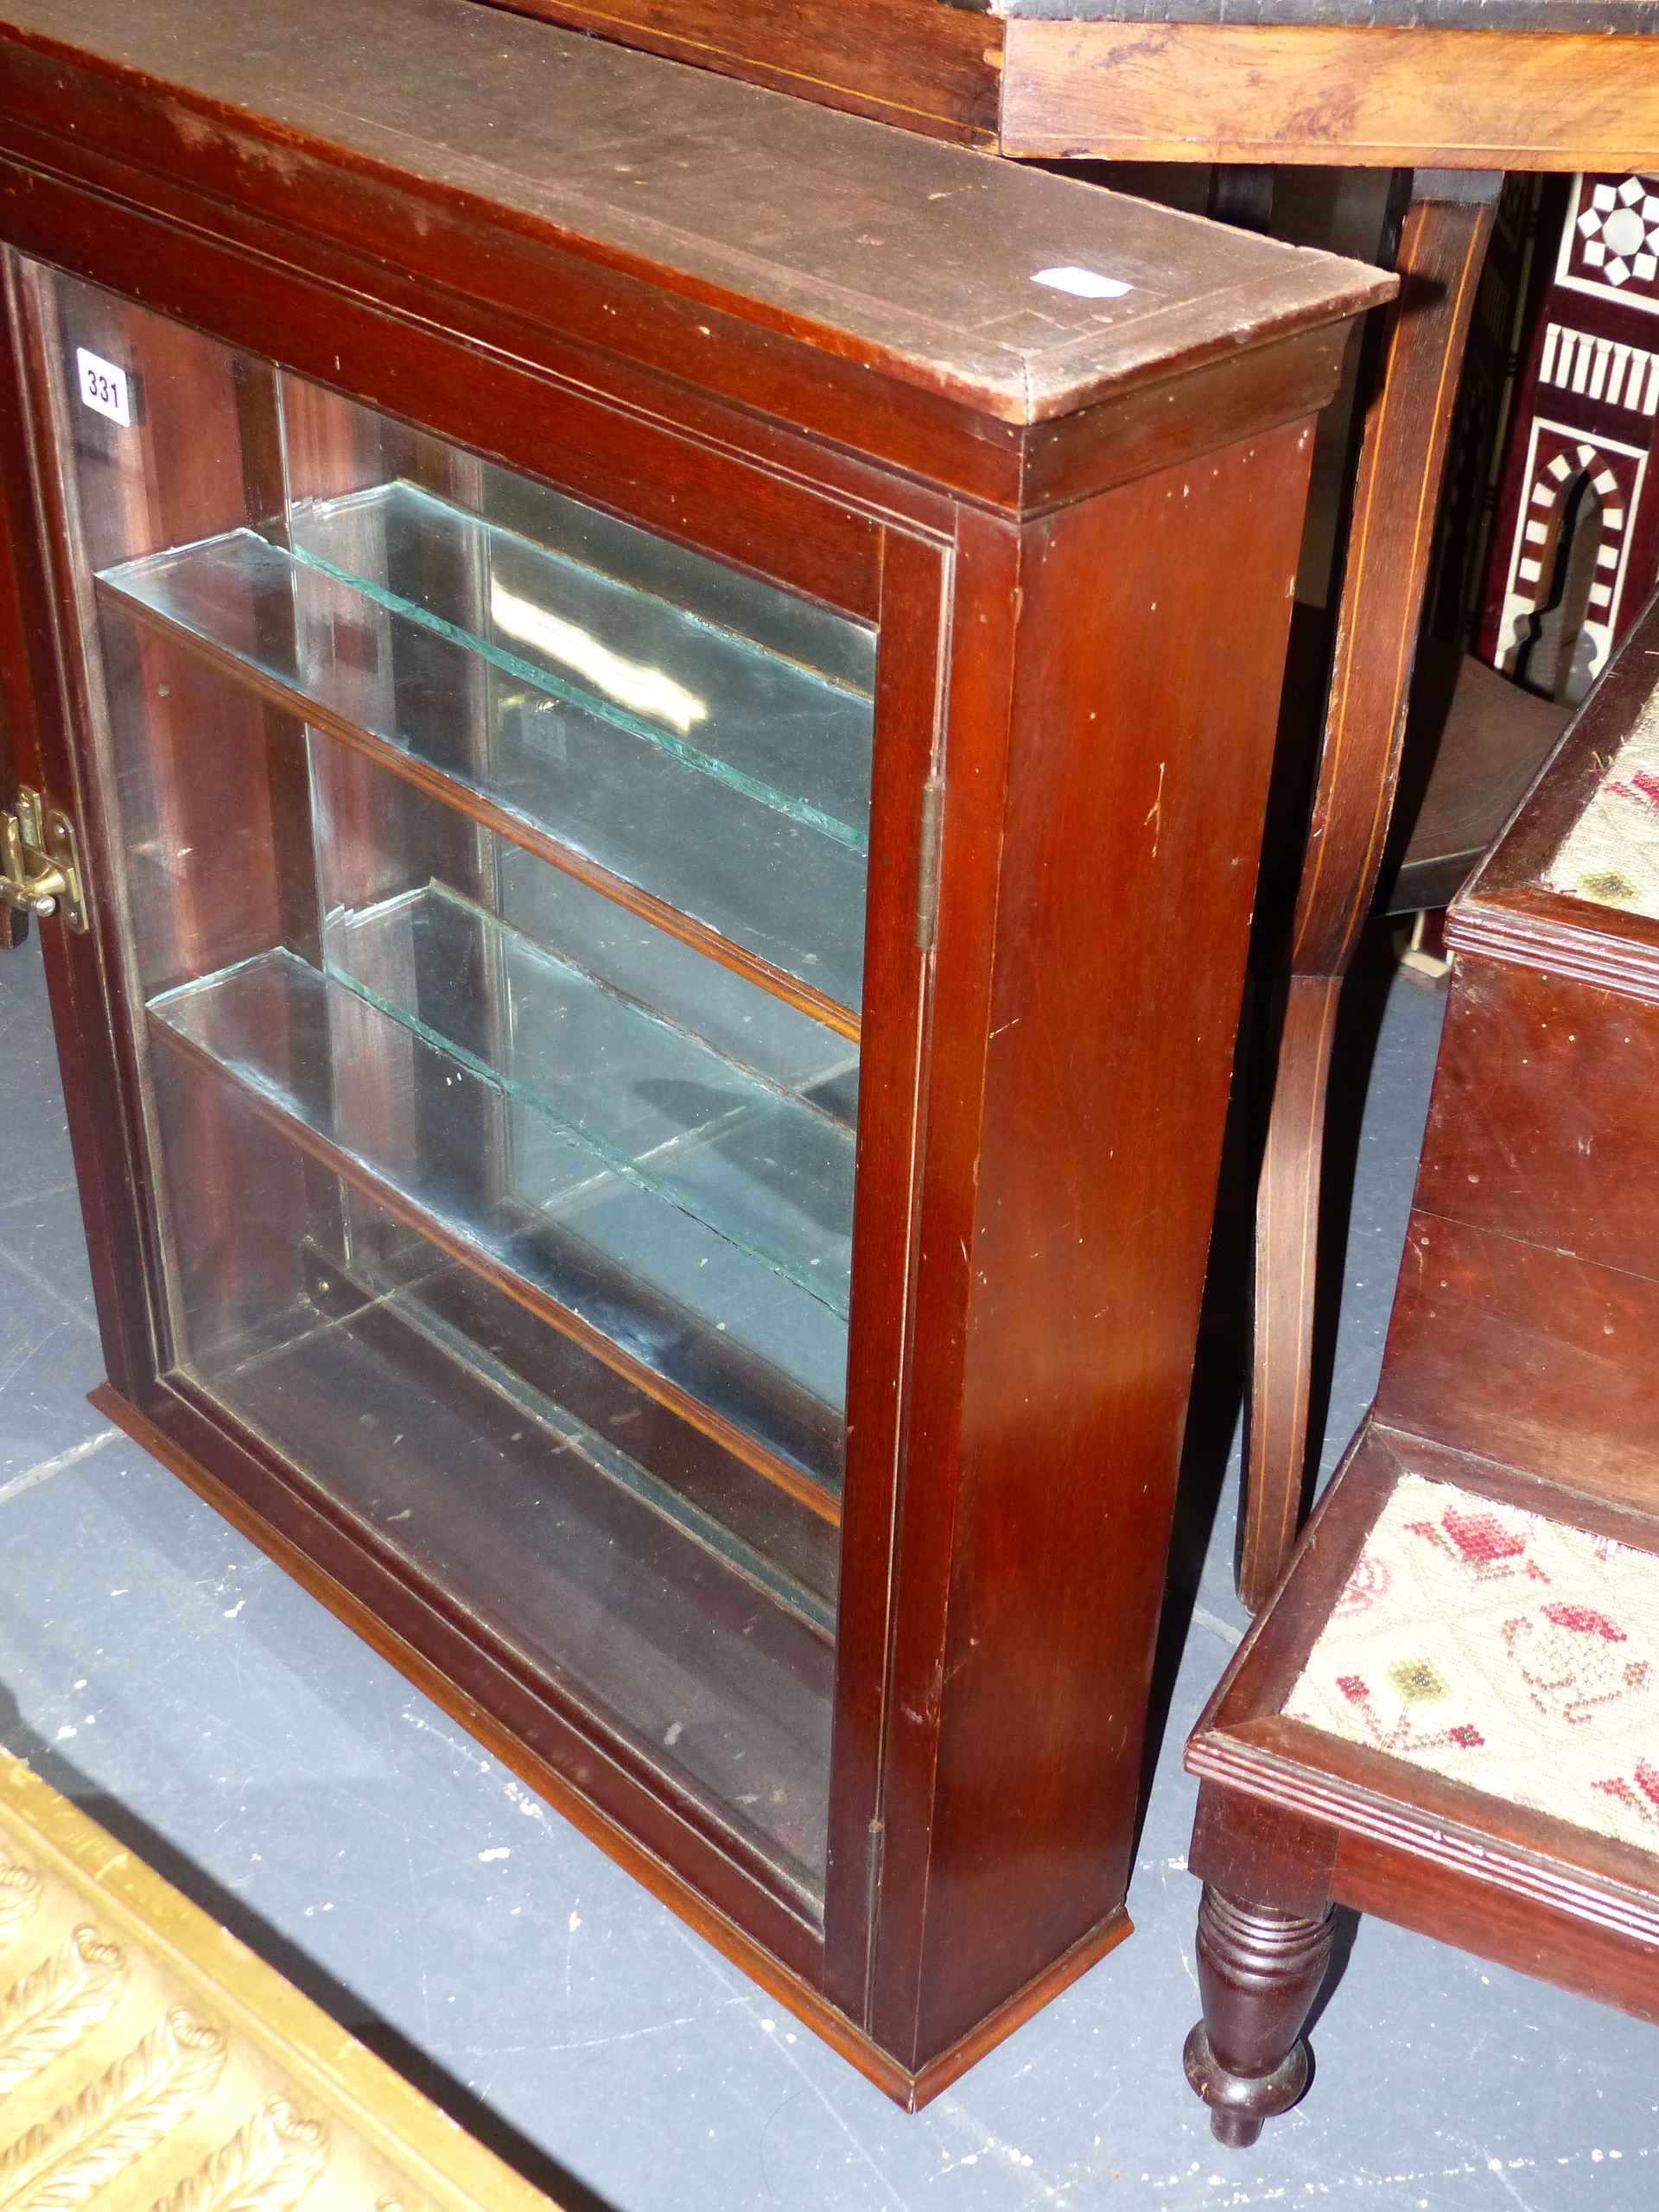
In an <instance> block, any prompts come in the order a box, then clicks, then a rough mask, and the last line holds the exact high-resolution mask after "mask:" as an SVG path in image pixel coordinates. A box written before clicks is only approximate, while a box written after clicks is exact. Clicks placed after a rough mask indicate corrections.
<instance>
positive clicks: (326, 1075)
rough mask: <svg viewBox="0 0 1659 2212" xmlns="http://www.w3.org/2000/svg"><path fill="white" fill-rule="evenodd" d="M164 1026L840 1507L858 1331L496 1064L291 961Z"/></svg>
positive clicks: (717, 1171) (494, 1266)
mask: <svg viewBox="0 0 1659 2212" xmlns="http://www.w3.org/2000/svg"><path fill="white" fill-rule="evenodd" d="M409 911H410V910H409V909H408V908H404V909H403V912H404V913H405V914H407V913H408V912H409ZM428 944H429V949H430V946H431V940H429V941H428ZM149 1013H150V1020H151V1022H152V1024H154V1025H155V1026H156V1027H157V1028H158V1029H159V1030H160V1031H161V1032H162V1033H163V1034H164V1035H168V1036H170V1037H171V1038H174V1039H178V1040H179V1041H181V1042H182V1043H184V1044H186V1045H188V1046H193V1047H194V1050H195V1052H197V1053H198V1054H199V1055H200V1058H202V1059H204V1060H205V1061H207V1063H208V1064H209V1065H212V1066H213V1067H214V1068H216V1069H218V1070H219V1071H221V1072H222V1073H224V1074H225V1075H226V1076H229V1077H232V1079H233V1080H234V1081H235V1082H236V1083H237V1084H239V1085H240V1086H241V1087H242V1088H243V1089H244V1090H246V1091H248V1092H250V1093H251V1094H252V1095H253V1096H255V1097H256V1098H257V1099H259V1100H261V1101H263V1102H264V1103H265V1105H266V1106H267V1107H268V1108H270V1109H274V1111H275V1113H276V1115H277V1116H278V1117H279V1118H280V1120H281V1122H283V1125H284V1126H285V1127H287V1128H289V1131H290V1133H291V1134H293V1135H298V1133H299V1132H301V1131H303V1132H305V1133H307V1135H308V1136H309V1137H310V1138H311V1139H312V1140H314V1143H313V1145H312V1147H311V1149H312V1150H313V1151H314V1153H316V1152H317V1149H318V1147H319V1146H320V1147H321V1153H320V1154H318V1156H321V1157H322V1158H323V1159H324V1160H325V1161H326V1164H327V1166H329V1167H330V1168H331V1169H333V1170H334V1172H336V1173H340V1174H343V1175H345V1176H346V1178H347V1179H349V1180H352V1181H353V1182H355V1183H356V1184H357V1185H359V1187H361V1188H363V1189H365V1190H366V1191H368V1192H372V1194H373V1195H374V1196H375V1197H376V1198H378V1199H380V1200H381V1201H382V1202H383V1203H385V1202H388V1201H390V1202H391V1205H393V1206H394V1208H401V1209H402V1210H403V1211H404V1215H405V1217H412V1219H413V1223H414V1225H415V1226H416V1227H417V1228H419V1229H422V1230H429V1232H430V1233H431V1234H432V1235H433V1236H434V1237H435V1239H437V1240H438V1241H440V1242H441V1243H442V1246H443V1248H444V1249H447V1250H448V1251H450V1252H451V1253H452V1254H454V1255H456V1256H458V1257H460V1258H461V1260H462V1261H463V1262H466V1261H468V1260H470V1259H473V1258H474V1257H475V1258H476V1261H477V1262H478V1263H479V1264H480V1265H481V1266H484V1267H486V1268H488V1269H489V1270H490V1271H491V1272H493V1274H494V1276H495V1279H496V1280H497V1281H499V1282H501V1283H503V1284H505V1286H506V1287H509V1288H510V1289H513V1290H517V1291H518V1292H519V1293H520V1294H523V1295H524V1296H526V1297H528V1298H529V1299H530V1300H532V1301H533V1302H534V1303H535V1304H536V1306H537V1308H538V1310H540V1311H542V1312H543V1313H544V1314H545V1315H546V1316H547V1318H550V1319H553V1321H554V1323H555V1325H557V1326H564V1327H569V1326H570V1325H571V1324H572V1323H575V1324H576V1325H579V1326H580V1329H581V1332H582V1335H583V1337H584V1339H585V1340H587V1341H588V1342H589V1343H590V1344H594V1345H595V1346H596V1348H598V1349H600V1351H601V1357H605V1356H609V1357H612V1358H613V1359H614V1360H615V1361H616V1362H617V1363H619V1364H620V1366H621V1367H622V1369H623V1370H624V1372H626V1374H628V1375H630V1376H632V1377H633V1378H634V1379H636V1380H638V1381H639V1382H641V1383H644V1385H645V1388H646V1389H648V1390H649V1389H652V1388H653V1386H655V1388H656V1389H657V1390H658V1393H659V1394H663V1393H665V1394H666V1395H667V1396H668V1399H669V1402H671V1404H672V1405H674V1406H675V1408H677V1410H678V1411H680V1412H681V1413H683V1414H685V1415H686V1417H688V1418H689V1419H690V1420H691V1421H693V1422H694V1424H696V1423H699V1422H709V1423H711V1425H712V1427H713V1430H714V1433H715V1435H716V1436H717V1437H718V1438H719V1439H720V1440H721V1441H722V1442H724V1443H726V1444H728V1446H729V1447H730V1448H732V1449H734V1450H735V1451H736V1452H738V1453H739V1455H740V1456H744V1455H747V1456H748V1457H749V1458H750V1459H751V1460H756V1459H758V1461H759V1464H760V1465H761V1466H762V1467H763V1468H764V1469H766V1471H771V1472H774V1473H776V1474H778V1475H779V1476H781V1478H783V1479H784V1480H785V1481H788V1480H789V1478H790V1473H789V1471H790V1470H791V1468H792V1469H794V1470H797V1471H798V1475H797V1477H796V1481H797V1485H799V1478H800V1476H805V1477H807V1478H810V1481H811V1483H812V1484H814V1485H815V1486H822V1487H823V1489H824V1490H826V1491H831V1492H833V1491H835V1490H836V1488H838V1486H839V1480H840V1459H841V1443H842V1439H841V1428H842V1423H841V1417H840V1414H841V1402H842V1392H843V1390H844V1387H845V1374H846V1361H847V1330H846V1323H845V1321H844V1320H843V1319H842V1318H841V1316H839V1315H838V1314H837V1313H835V1311H834V1310H833V1309H832V1308H831V1307H830V1306H828V1305H826V1304H825V1303H824V1302H823V1300H821V1299H820V1298H818V1297H817V1295H816V1294H815V1293H814V1292H813V1291H810V1290H806V1289H803V1288H801V1287H799V1286H798V1284H796V1283H794V1282H792V1281H790V1280H789V1279H788V1278H787V1277H785V1276H783V1275H781V1274H779V1273H778V1271H777V1270H776V1269H775V1268H773V1267H772V1265H771V1264H770V1262H767V1261H766V1260H763V1259H760V1258H759V1257H757V1255H755V1254H754V1253H753V1252H752V1251H750V1250H748V1249H745V1248H744V1247H743V1246H742V1245H741V1244H739V1243H734V1242H732V1241H731V1240H730V1239H728V1237H726V1236H722V1235H721V1233H720V1232H719V1231H717V1230H714V1229H712V1228H710V1227H709V1226H708V1225H707V1224H705V1223H703V1222H702V1221H701V1220H699V1219H697V1218H696V1217H695V1216H694V1215H692V1214H691V1213H690V1212H687V1211H684V1210H683V1208H682V1206H681V1205H679V1204H678V1202H677V1200H676V1199H674V1198H669V1197H667V1196H665V1195H664V1192H661V1191H660V1190H658V1189H655V1188H652V1186H651V1185H650V1184H648V1183H647V1182H646V1181H645V1179H643V1177H634V1176H631V1175H628V1174H626V1173H622V1172H620V1166H619V1164H618V1163H617V1162H616V1161H613V1160H609V1159H607V1158H606V1157H604V1156H603V1155H601V1153H600V1152H599V1151H597V1150H596V1149H595V1147H594V1144H593V1142H592V1141H591V1140H590V1139H589V1138H588V1136H586V1135H584V1134H582V1132H580V1131H579V1130H577V1129H575V1128H572V1127H569V1126H561V1123H560V1122H559V1121H557V1120H556V1119H554V1118H551V1117H550V1116H548V1115H547V1114H545V1113H543V1111H541V1110H539V1109H538V1107H537V1105H533V1104H531V1103H529V1102H528V1100H526V1099H524V1098H523V1097H522V1096H520V1097H518V1098H513V1097H509V1096H506V1095H505V1090H504V1086H503V1085H502V1084H500V1082H499V1078H497V1077H495V1076H494V1075H493V1074H486V1072H484V1071H483V1068H482V1066H481V1065H480V1063H479V1062H478V1061H477V1060H475V1059H474V1058H471V1057H470V1056H469V1058H462V1057H461V1056H460V1055H459V1054H458V1053H456V1052H452V1051H450V1050H448V1049H447V1048H446V1047H445V1046H442V1045H441V1044H439V1043H438V1042H437V1041H436V1038H435V1034H434V1033H429V1032H427V1031H426V1030H425V1029H424V1028H423V1027H416V1026H415V1025H413V1024H411V1023H410V1022H408V1021H407V1020H404V1019H400V1018H398V1017H397V1015H395V1014H392V1013H391V1012H390V1011H389V1010H388V1009H387V1007H386V1006H385V1003H383V1002H380V1001H377V1000H376V999H373V998H370V997H368V996H365V995H363V994H361V993H360V992H359V991H358V990H355V989H353V988H349V987H348V986H347V985H346V984H344V983H342V982H340V981H339V980H338V979H337V978H336V977H335V976H332V975H331V976H320V975H319V974H318V973H317V972H316V970H315V969H313V968H311V967H309V966H308V964H307V963H305V962H304V961H302V960H300V959H298V958H296V956H295V955H294V954H293V953H291V952H289V951H288V950H285V949H283V948H278V949H277V950H274V951H271V952H269V953H264V954H261V955H259V956H258V957H257V958H255V959H252V960H250V961H246V962H244V963H241V964H240V965H239V966H238V967H235V968H232V969H229V970H227V971H226V972H224V973H222V974H219V975H216V976H208V977H207V978H205V979H203V980H202V981H201V982H195V983H189V984H186V985H184V986H182V987H181V988H179V989H177V990H175V991H171V992H167V993H164V994H163V995H161V996H160V997H158V998H156V999H155V1000H153V1001H151V1002H150V1008H149ZM625 1018H626V1017H625ZM644 1026H645V1025H643V1024H642V1027H644ZM710 1057H711V1058H712V1056H710ZM733 1077H734V1085H736V1086H739V1088H734V1092H733V1094H732V1095H734V1096H740V1095H741V1081H742V1078H741V1077H740V1076H739V1075H738V1074H737V1071H733ZM755 1088H756V1089H757V1090H760V1086H758V1085H756V1086H755ZM760 1095H761V1096H763V1097H765V1098H766V1101H767V1104H768V1108H769V1109H770V1107H771V1106H772V1104H773V1103H776V1102H775V1101H774V1097H773V1094H771V1093H769V1092H765V1091H764V1090H763V1091H761V1094H760ZM798 1112H799V1113H800V1114H801V1115H802V1116H808V1117H810V1118H811V1119H812V1120H814V1121H816V1122H822V1123H823V1126H824V1127H825V1128H831V1127H833V1125H832V1124H830V1123H829V1121H828V1118H827V1117H826V1116H818V1115H816V1114H815V1113H814V1111H813V1109H811V1108H810V1107H805V1106H800V1107H798ZM658 1128H660V1124H658V1125H657V1127H655V1128H652V1131H651V1135H653V1136H654V1135H657V1134H658ZM625 1157H626V1155H623V1154H620V1149H619V1152H618V1160H619V1161H620V1160H621V1159H623V1158H625ZM733 1157H734V1153H733V1151H732V1150H728V1152H727V1153H726V1154H725V1155H724V1156H718V1155H717V1156H716V1157H715V1160H714V1163H713V1166H712V1168H711V1174H710V1180H711V1181H712V1183H713V1184H714V1185H715V1187H716V1188H717V1189H722V1190H728V1189H729V1188H730V1187H731V1185H732V1184H733V1183H734V1181H736V1180H737V1179H738V1176H736V1175H734V1174H733V1173H732V1161H733ZM756 1446H759V1447H760V1450H759V1452H758V1453H757V1451H756ZM779 1462H783V1463H785V1465H782V1466H781V1467H780V1466H779V1465H778V1463H779Z"/></svg>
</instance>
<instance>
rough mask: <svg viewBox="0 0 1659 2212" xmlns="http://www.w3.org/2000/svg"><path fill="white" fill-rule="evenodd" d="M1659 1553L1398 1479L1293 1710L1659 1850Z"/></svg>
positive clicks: (1296, 1715) (1444, 1487) (1449, 1489)
mask: <svg viewBox="0 0 1659 2212" xmlns="http://www.w3.org/2000/svg"><path fill="white" fill-rule="evenodd" d="M1656 1660H1659V1558H1655V1557H1654V1556H1653V1555H1652V1554H1649V1553H1647V1552H1638V1551H1634V1550H1631V1549H1630V1548H1629V1547H1628V1546H1626V1545H1623V1544H1616V1543H1611V1542H1610V1541H1608V1540H1607V1539H1606V1538H1605V1537H1603V1536H1596V1535H1590V1534H1589V1533H1588V1532H1587V1531H1586V1530H1585V1529H1568V1528H1563V1527H1562V1526H1561V1525H1560V1522H1554V1521H1546V1520H1543V1519H1541V1518H1540V1517H1539V1516H1537V1515H1536V1514H1532V1513H1523V1512H1522V1511H1520V1510H1518V1509H1517V1508H1516V1507H1513V1506H1507V1505H1495V1504H1493V1503H1492V1502H1491V1500H1490V1499H1489V1498H1484V1497H1477V1496H1476V1495H1475V1494H1474V1493H1473V1492H1471V1491H1464V1490H1459V1489H1457V1488H1456V1487H1454V1486H1453V1485H1452V1484H1448V1483H1433V1482H1429V1481H1427V1480H1426V1479H1425V1478H1423V1477H1422V1476H1421V1475H1406V1476H1403V1477H1402V1479H1401V1481H1400V1482H1399V1484H1397V1485H1396V1487H1395V1491H1394V1492H1393V1494H1392V1496H1391V1497H1389V1502H1388V1503H1387V1505H1386V1506H1385V1507H1384V1508H1383V1512H1382V1514H1381V1516H1379V1518H1378V1520H1377V1522H1376V1527H1375V1528H1374V1529H1372V1531H1371V1533H1370V1536H1369V1538H1368V1539H1367V1540H1366V1544H1365V1548H1364V1550H1363V1552H1362V1553H1361V1554H1360V1556H1359V1560H1358V1561H1357V1565H1356V1566H1355V1568H1354V1571H1353V1573H1352V1574H1351V1576H1350V1577H1349V1579H1348V1582H1347V1585H1346V1586H1345V1587H1344V1591H1343V1593H1342V1595H1341V1597H1340V1598H1339V1599H1338V1600H1337V1603H1336V1605H1335V1606H1334V1608H1333V1609H1332V1613H1331V1616H1330V1618H1329V1619H1328V1620H1327V1621H1326V1623H1325V1626H1324V1628H1323V1629H1321V1630H1320V1631H1319V1639H1318V1641H1317V1642H1316V1643H1315V1644H1314V1646H1313V1650H1312V1651H1311V1652H1310V1653H1309V1655H1308V1659H1307V1664H1306V1667H1305V1668H1304V1669H1302V1673H1301V1675H1300V1679H1299V1680H1298V1681H1297V1684H1296V1687H1295V1688H1294V1690H1293V1691H1292V1692H1291V1694H1290V1696H1289V1698H1288V1699H1287V1701H1286V1704H1285V1708H1284V1709H1285V1711H1286V1713H1288V1714H1289V1715H1290V1716H1291V1717H1292V1718H1293V1719H1298V1720H1306V1721H1309V1722H1311V1723H1312V1724H1313V1726H1314V1727H1316V1728H1323V1729H1325V1731H1326V1732H1328V1733H1330V1734H1332V1735H1334V1736H1340V1737H1343V1738H1345V1739H1346V1740H1347V1741H1348V1742H1350V1743H1353V1744H1370V1745H1372V1746H1373V1747H1374V1748H1375V1749H1376V1750H1377V1751H1386V1752H1388V1753H1389V1755H1390V1756H1391V1757H1393V1758H1399V1759H1406V1760H1408V1761H1409V1762H1410V1763H1411V1764H1413V1765H1414V1766H1422V1767H1427V1768H1428V1769H1430V1770H1431V1771H1433V1773H1435V1774H1442V1775H1446V1776H1447V1777H1450V1778H1451V1779H1452V1781H1454V1782H1462V1783H1467V1784H1468V1785H1469V1786H1470V1787H1471V1789H1484V1790H1486V1791H1488V1792H1490V1793H1491V1795H1492V1796H1496V1797H1503V1798H1507V1799H1508V1800H1510V1802H1512V1803H1515V1804H1520V1805H1529V1806H1531V1807H1533V1808H1535V1809H1536V1810H1537V1811H1539V1812H1543V1813H1550V1814H1553V1815H1554V1816H1555V1817H1556V1819H1558V1820H1563V1821H1573V1822H1575V1823H1576V1825H1577V1826H1579V1827H1585V1828H1593V1829H1594V1830H1595V1831H1596V1832H1597V1833H1598V1834H1601V1835H1608V1836H1615V1837H1617V1838H1618V1839H1619V1840H1621V1841H1622V1842H1624V1843H1632V1844H1635V1845H1637V1847H1639V1848H1641V1849H1643V1850H1646V1851H1656V1850H1659V1665H1656Z"/></svg>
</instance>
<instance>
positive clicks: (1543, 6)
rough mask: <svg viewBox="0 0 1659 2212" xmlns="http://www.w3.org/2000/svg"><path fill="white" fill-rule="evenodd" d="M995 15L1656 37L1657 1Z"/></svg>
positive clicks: (1018, 4)
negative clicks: (1564, 32) (1561, 32)
mask: <svg viewBox="0 0 1659 2212" xmlns="http://www.w3.org/2000/svg"><path fill="white" fill-rule="evenodd" d="M950 3H951V0H941V4H950ZM998 13H999V14H1001V15H1002V16H1007V17H1010V18H1013V19H1017V20H1019V21H1021V22H1071V23H1259V24H1262V25H1274V26H1285V25H1293V24H1294V25H1306V26H1310V27H1312V26H1315V25H1328V26H1332V27H1338V26H1339V27H1341V28H1343V29H1355V30H1361V29H1403V30H1455V31H1579V32H1586V31H1587V32H1592V33H1596V34H1598V35H1602V36H1605V37H1614V38H1632V37H1642V36H1647V37H1651V36H1652V35H1654V34H1655V33H1656V32H1659V0H1006V4H1004V5H1003V6H1002V7H1001V9H999V10H998Z"/></svg>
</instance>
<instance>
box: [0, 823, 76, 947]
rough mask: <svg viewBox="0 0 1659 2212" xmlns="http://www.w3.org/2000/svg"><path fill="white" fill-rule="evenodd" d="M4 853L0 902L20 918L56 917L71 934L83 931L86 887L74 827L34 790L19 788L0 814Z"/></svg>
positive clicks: (0, 880) (0, 881)
mask: <svg viewBox="0 0 1659 2212" xmlns="http://www.w3.org/2000/svg"><path fill="white" fill-rule="evenodd" d="M0 829H3V835H4V843H5V853H4V868H3V873H0V899H4V900H5V902H6V904H7V906H16V907H19V908H21V909H22V912H24V913H26V914H41V915H46V914H56V913H61V914H62V916H63V918H64V920H65V922H66V923H67V925H68V926H69V927H70V928H71V929H72V930H84V929H85V928H86V886H85V882H84V880H83V879H82V876H81V873H80V848H79V842H77V840H76V836H75V825H74V823H73V822H72V821H71V820H70V819H69V817H68V816H67V814H65V813H64V812H63V810H61V808H60V807H55V806H48V804H47V803H46V801H45V800H44V799H43V798H41V794H40V793H39V791H29V790H28V789H27V788H20V790H19V791H18V793H17V804H16V806H15V807H13V808H11V809H10V810H9V811H8V812H6V813H5V814H4V815H0Z"/></svg>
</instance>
